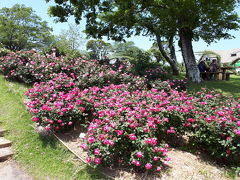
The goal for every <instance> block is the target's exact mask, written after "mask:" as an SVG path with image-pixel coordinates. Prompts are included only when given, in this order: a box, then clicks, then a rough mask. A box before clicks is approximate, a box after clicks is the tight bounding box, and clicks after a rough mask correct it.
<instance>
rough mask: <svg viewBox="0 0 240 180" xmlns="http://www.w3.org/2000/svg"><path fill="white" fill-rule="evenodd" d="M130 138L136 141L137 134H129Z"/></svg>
mask: <svg viewBox="0 0 240 180" xmlns="http://www.w3.org/2000/svg"><path fill="white" fill-rule="evenodd" d="M129 139H131V140H132V141H135V140H136V139H137V137H136V136H135V134H129Z"/></svg>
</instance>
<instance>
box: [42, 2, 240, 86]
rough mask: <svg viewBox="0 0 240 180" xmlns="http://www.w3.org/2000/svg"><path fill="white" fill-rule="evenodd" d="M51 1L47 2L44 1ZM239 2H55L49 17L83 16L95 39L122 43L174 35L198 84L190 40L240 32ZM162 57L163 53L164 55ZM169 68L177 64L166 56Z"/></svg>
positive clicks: (207, 38) (220, 36)
mask: <svg viewBox="0 0 240 180" xmlns="http://www.w3.org/2000/svg"><path fill="white" fill-rule="evenodd" d="M47 1H50V0H47ZM239 2H240V1H239V0H224V1H219V0H207V1H206V0H147V1H144V0H128V1H126V0H101V1H99V0H98V1H96V0H81V1H76V0H58V1H55V3H56V4H57V5H56V6H51V7H50V14H52V15H53V16H55V17H58V20H59V21H67V18H68V17H69V16H72V15H73V16H75V20H76V22H80V20H81V19H82V18H83V17H86V19H87V21H86V22H87V23H86V32H87V33H88V34H89V35H91V36H93V37H95V38H99V37H101V36H107V37H108V38H111V39H114V40H121V39H123V38H124V37H130V36H131V35H140V34H143V35H148V36H151V37H155V38H156V40H157V43H158V46H159V50H160V51H161V52H163V51H162V49H163V48H162V44H161V42H162V41H163V40H164V39H165V40H168V39H170V38H172V37H173V36H175V35H177V36H178V37H179V39H180V43H179V45H180V47H181V51H182V55H183V59H184V62H185V66H186V68H187V73H188V77H189V79H191V80H192V81H193V82H200V81H201V79H200V73H199V70H198V68H197V64H196V60H195V56H194V53H193V47H192V41H193V40H194V39H195V40H198V39H200V38H201V39H203V40H204V41H206V42H207V43H211V42H213V41H215V40H219V39H221V38H231V37H232V36H231V35H230V34H229V33H228V31H229V30H236V29H239V17H238V15H237V13H236V12H235V7H236V6H237V5H238V4H239ZM163 56H165V54H163ZM165 58H166V59H167V60H168V62H169V63H170V65H171V66H172V67H174V66H175V65H176V62H174V60H171V58H168V56H165Z"/></svg>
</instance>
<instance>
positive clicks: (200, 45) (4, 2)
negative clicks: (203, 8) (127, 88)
mask: <svg viewBox="0 0 240 180" xmlns="http://www.w3.org/2000/svg"><path fill="white" fill-rule="evenodd" d="M17 3H18V4H25V5H26V6H27V7H32V8H33V10H34V11H35V12H36V14H37V15H38V16H40V17H41V18H42V19H43V20H45V21H47V22H48V24H49V26H50V27H52V28H53V33H54V34H59V33H60V32H61V30H63V29H67V28H68V24H67V23H55V22H54V18H52V17H49V16H48V14H47V11H48V7H49V6H50V5H51V3H46V2H45V0H0V8H2V7H12V6H13V5H14V4H17ZM237 11H238V13H239V14H240V8H239V7H238V9H237ZM69 22H70V23H74V20H73V18H70V19H69ZM82 26H83V25H82ZM80 29H82V30H83V28H82V27H81V25H80ZM231 34H232V35H234V36H235V37H236V38H235V39H230V40H224V39H223V40H220V41H218V42H217V43H212V44H211V45H210V46H208V45H207V44H206V43H204V42H203V41H202V40H200V41H198V42H193V48H194V51H195V52H198V51H204V50H206V49H207V50H224V49H233V48H240V31H232V32H231ZM127 40H129V41H133V42H134V43H135V44H136V45H137V46H138V47H140V48H142V49H145V50H147V49H149V48H150V47H151V45H152V42H151V41H149V38H148V37H140V36H136V37H132V38H130V39H127ZM177 57H178V60H179V61H181V60H182V57H181V53H180V52H179V48H178V47H177Z"/></svg>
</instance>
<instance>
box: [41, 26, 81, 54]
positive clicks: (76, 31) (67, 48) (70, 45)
mask: <svg viewBox="0 0 240 180" xmlns="http://www.w3.org/2000/svg"><path fill="white" fill-rule="evenodd" d="M84 43H85V39H84V38H83V35H82V33H81V32H80V28H79V26H77V25H76V24H69V27H68V29H66V30H62V31H61V33H60V35H57V36H54V39H53V41H52V44H51V46H49V47H48V48H46V49H45V51H46V52H50V51H51V47H56V48H57V50H58V51H59V54H60V55H67V56H69V57H79V56H81V49H82V48H83V47H84Z"/></svg>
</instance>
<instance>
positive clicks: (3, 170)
mask: <svg viewBox="0 0 240 180" xmlns="http://www.w3.org/2000/svg"><path fill="white" fill-rule="evenodd" d="M0 179H1V180H33V178H31V177H30V176H29V175H28V174H27V173H26V171H25V170H23V169H22V168H20V167H19V165H18V164H17V163H16V162H15V161H13V160H10V161H5V162H0Z"/></svg>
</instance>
